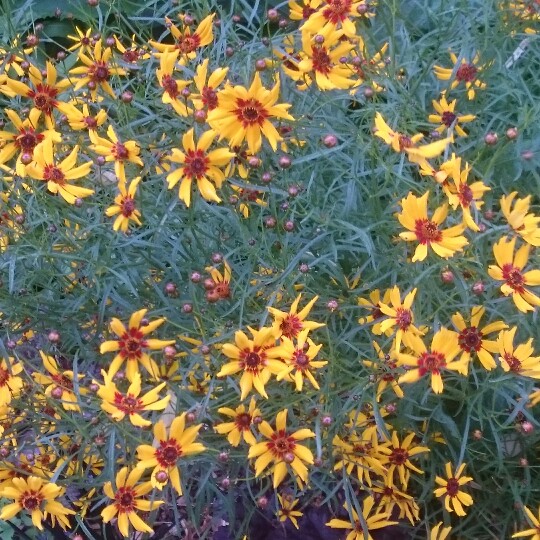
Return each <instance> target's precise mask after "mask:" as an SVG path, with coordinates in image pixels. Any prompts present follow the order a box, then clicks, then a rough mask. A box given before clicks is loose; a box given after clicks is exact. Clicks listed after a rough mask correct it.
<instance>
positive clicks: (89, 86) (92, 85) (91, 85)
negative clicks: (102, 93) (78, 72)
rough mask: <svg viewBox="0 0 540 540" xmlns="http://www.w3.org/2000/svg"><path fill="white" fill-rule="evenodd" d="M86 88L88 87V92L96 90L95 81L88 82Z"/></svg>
mask: <svg viewBox="0 0 540 540" xmlns="http://www.w3.org/2000/svg"><path fill="white" fill-rule="evenodd" d="M86 86H88V89H89V90H95V89H96V88H97V84H96V82H95V81H88V82H87V83H86Z"/></svg>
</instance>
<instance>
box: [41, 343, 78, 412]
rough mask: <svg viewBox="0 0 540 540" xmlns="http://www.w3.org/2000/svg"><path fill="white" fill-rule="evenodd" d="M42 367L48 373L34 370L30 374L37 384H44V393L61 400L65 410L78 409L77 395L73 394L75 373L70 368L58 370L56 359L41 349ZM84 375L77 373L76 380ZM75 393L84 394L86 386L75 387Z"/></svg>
mask: <svg viewBox="0 0 540 540" xmlns="http://www.w3.org/2000/svg"><path fill="white" fill-rule="evenodd" d="M39 354H40V356H41V360H42V361H43V367H44V368H45V369H46V370H47V372H48V373H40V372H38V371H35V372H34V373H33V374H32V376H33V377H34V379H35V381H36V382H37V383H38V384H43V385H46V386H47V388H46V389H45V395H46V396H48V397H52V398H54V399H55V400H61V403H62V407H63V408H64V409H65V410H66V411H80V410H81V409H80V407H79V404H78V399H77V395H76V394H75V385H74V381H75V374H74V373H73V371H72V370H60V369H59V367H58V363H57V362H56V360H55V359H54V358H53V357H52V356H49V355H47V354H45V353H44V352H43V351H39ZM83 377H84V375H83V374H79V375H77V381H79V380H81V379H82V378H83ZM77 393H78V394H80V395H85V394H87V393H88V390H87V389H86V388H80V387H79V388H77Z"/></svg>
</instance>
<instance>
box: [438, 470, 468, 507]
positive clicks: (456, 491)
mask: <svg viewBox="0 0 540 540" xmlns="http://www.w3.org/2000/svg"><path fill="white" fill-rule="evenodd" d="M465 466H466V465H465V463H462V464H461V465H460V466H459V467H458V468H457V469H456V472H455V473H453V472H452V464H451V463H450V462H448V463H447V464H446V465H445V471H446V478H441V477H440V476H437V477H435V483H436V484H437V485H439V486H441V487H439V488H436V489H435V490H434V491H433V493H435V497H444V507H445V508H446V510H447V511H448V512H455V513H456V515H458V516H460V517H462V516H464V515H466V512H465V510H464V508H463V507H464V506H465V507H467V506H471V505H472V503H473V499H472V497H471V496H470V495H469V494H468V493H467V492H466V491H462V487H463V486H464V485H466V484H468V483H469V482H472V480H473V479H472V478H471V477H470V476H461V475H462V474H463V471H464V470H465Z"/></svg>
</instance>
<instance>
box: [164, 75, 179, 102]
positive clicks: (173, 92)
mask: <svg viewBox="0 0 540 540" xmlns="http://www.w3.org/2000/svg"><path fill="white" fill-rule="evenodd" d="M161 86H162V87H163V90H165V92H167V94H169V96H171V98H173V99H174V98H176V97H178V94H180V90H179V88H178V83H177V82H176V81H175V80H174V79H173V78H172V77H171V76H170V75H163V77H162V78H161Z"/></svg>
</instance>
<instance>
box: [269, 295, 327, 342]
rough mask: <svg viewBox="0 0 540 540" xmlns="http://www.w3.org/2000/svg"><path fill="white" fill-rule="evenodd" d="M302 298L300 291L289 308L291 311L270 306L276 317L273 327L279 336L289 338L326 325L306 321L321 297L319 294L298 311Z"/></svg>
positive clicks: (272, 313)
mask: <svg viewBox="0 0 540 540" xmlns="http://www.w3.org/2000/svg"><path fill="white" fill-rule="evenodd" d="M301 298H302V293H300V294H299V295H298V296H297V297H296V299H295V300H294V302H293V303H292V305H291V308H290V309H289V312H288V313H287V312H284V311H280V310H279V309H276V308H273V307H268V308H267V309H268V311H269V312H270V314H271V315H272V317H273V318H274V323H273V325H272V327H273V328H274V330H275V332H276V334H278V336H283V337H287V338H289V339H292V338H295V337H297V336H298V334H299V333H300V332H301V331H302V330H306V329H307V330H315V329H316V328H321V327H322V326H325V324H324V323H318V322H315V321H306V320H305V319H306V317H307V316H308V315H309V312H310V311H311V309H312V308H313V305H314V304H315V302H316V301H317V300H318V299H319V297H318V296H314V297H313V298H312V299H311V300H310V301H309V302H308V303H307V304H306V305H305V307H304V308H303V309H301V310H300V311H298V305H299V304H300V300H301Z"/></svg>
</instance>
